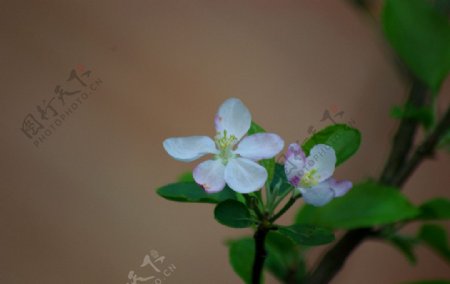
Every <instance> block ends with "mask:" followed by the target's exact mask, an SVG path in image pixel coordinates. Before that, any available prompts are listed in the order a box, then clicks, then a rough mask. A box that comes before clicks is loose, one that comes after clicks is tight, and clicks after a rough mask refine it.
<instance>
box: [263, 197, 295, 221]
mask: <svg viewBox="0 0 450 284" xmlns="http://www.w3.org/2000/svg"><path fill="white" fill-rule="evenodd" d="M301 196H302V195H301V194H299V195H297V196H292V197H291V198H289V200H288V202H287V203H286V204H285V205H284V206H283V208H281V209H280V211H278V213H277V214H275V215H274V216H272V218H270V222H271V223H273V222H275V221H276V220H278V218H280V217H281V216H283V215H284V213H286V212H287V211H288V210H289V208H291V206H292V205H294V203H295V201H297V199H299V198H300V197H301Z"/></svg>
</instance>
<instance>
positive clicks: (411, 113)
mask: <svg viewBox="0 0 450 284" xmlns="http://www.w3.org/2000/svg"><path fill="white" fill-rule="evenodd" d="M391 116H392V117H394V118H398V119H403V118H407V119H414V120H417V121H418V122H420V123H421V124H422V125H423V126H424V127H425V129H430V128H431V127H432V126H433V124H434V120H435V117H434V110H433V108H432V107H431V106H423V107H420V108H419V107H416V106H413V105H405V106H401V107H400V106H394V107H393V108H392V109H391Z"/></svg>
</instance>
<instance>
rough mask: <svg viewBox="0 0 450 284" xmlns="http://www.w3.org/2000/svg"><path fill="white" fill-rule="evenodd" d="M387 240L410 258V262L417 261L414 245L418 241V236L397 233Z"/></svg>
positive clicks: (414, 262)
mask: <svg viewBox="0 0 450 284" xmlns="http://www.w3.org/2000/svg"><path fill="white" fill-rule="evenodd" d="M387 240H388V241H389V243H390V244H391V245H392V246H394V247H395V248H397V249H398V250H399V251H400V252H401V253H403V255H404V256H405V257H406V258H407V259H408V261H409V263H411V264H416V263H417V257H416V255H415V253H414V246H415V245H416V243H417V240H416V238H412V237H407V236H402V235H397V234H396V235H393V236H391V237H389V238H387Z"/></svg>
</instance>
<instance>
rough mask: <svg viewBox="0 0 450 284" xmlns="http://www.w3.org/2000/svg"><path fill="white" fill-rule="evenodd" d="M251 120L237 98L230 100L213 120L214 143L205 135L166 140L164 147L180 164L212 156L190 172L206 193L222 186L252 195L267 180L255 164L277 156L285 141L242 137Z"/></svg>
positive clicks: (275, 137)
mask: <svg viewBox="0 0 450 284" xmlns="http://www.w3.org/2000/svg"><path fill="white" fill-rule="evenodd" d="M251 121H252V119H251V114H250V112H249V110H248V109H247V107H246V106H245V105H244V104H243V103H242V102H241V101H240V100H239V99H236V98H230V99H228V100H226V101H225V102H224V103H223V104H222V105H221V106H220V108H219V111H218V113H217V115H216V117H215V126H216V131H217V133H216V136H215V137H214V140H213V139H211V138H209V137H207V136H190V137H174V138H168V139H166V140H165V141H164V142H163V146H164V149H165V150H166V151H167V153H168V154H169V155H170V156H172V157H173V158H174V159H176V160H179V161H183V162H191V161H193V160H196V159H198V158H200V157H202V156H204V155H206V154H213V155H214V158H213V159H211V160H207V161H204V162H202V163H200V164H199V165H198V166H197V167H196V168H195V169H194V172H193V176H194V180H195V181H196V182H197V183H198V184H199V185H201V186H202V187H203V188H204V189H205V190H206V191H207V192H210V193H212V192H218V191H221V190H222V189H223V188H224V187H225V184H228V186H229V187H230V188H231V189H233V190H234V191H236V192H240V193H250V192H254V191H256V190H258V189H260V188H262V187H263V186H264V183H265V182H266V180H267V171H266V169H265V168H264V167H262V166H261V165H259V164H258V163H257V161H259V160H261V159H269V158H272V157H274V156H275V155H277V154H278V153H279V152H280V151H281V150H282V149H283V147H284V141H283V140H282V139H281V138H280V137H279V136H278V135H276V134H273V133H257V134H253V135H250V136H246V137H244V136H245V135H246V134H247V132H248V130H249V129H250V125H251ZM241 139H242V140H241Z"/></svg>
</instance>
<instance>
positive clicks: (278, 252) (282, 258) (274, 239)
mask: <svg viewBox="0 0 450 284" xmlns="http://www.w3.org/2000/svg"><path fill="white" fill-rule="evenodd" d="M266 249H267V253H268V255H267V259H266V263H265V267H266V268H267V269H268V270H269V271H270V272H271V273H272V274H273V275H274V276H275V277H276V278H278V279H279V280H280V281H281V282H282V283H290V282H293V283H301V282H302V279H303V277H304V276H305V274H306V263H305V261H304V259H303V257H302V255H301V252H300V247H299V246H297V245H296V244H295V243H294V241H293V240H292V239H291V238H289V237H287V236H285V235H283V234H281V233H279V232H274V231H271V232H269V234H268V235H267V239H266ZM289 280H290V281H289ZM292 280H294V281H292Z"/></svg>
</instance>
